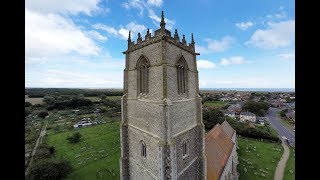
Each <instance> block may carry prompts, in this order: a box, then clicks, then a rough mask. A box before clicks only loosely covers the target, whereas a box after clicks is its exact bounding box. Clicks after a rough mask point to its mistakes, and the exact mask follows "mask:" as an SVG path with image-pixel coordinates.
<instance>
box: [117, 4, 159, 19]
mask: <svg viewBox="0 0 320 180" xmlns="http://www.w3.org/2000/svg"><path fill="white" fill-rule="evenodd" d="M161 6H162V0H128V1H127V2H124V3H123V4H122V7H124V8H125V9H137V10H139V15H140V16H143V12H144V10H145V9H146V10H150V9H152V8H153V7H161Z"/></svg>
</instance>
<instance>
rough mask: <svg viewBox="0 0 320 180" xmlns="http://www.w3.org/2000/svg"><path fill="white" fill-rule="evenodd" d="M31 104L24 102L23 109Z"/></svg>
mask: <svg viewBox="0 0 320 180" xmlns="http://www.w3.org/2000/svg"><path fill="white" fill-rule="evenodd" d="M30 106H32V104H31V103H30V102H24V107H30Z"/></svg>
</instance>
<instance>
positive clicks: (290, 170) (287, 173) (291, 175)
mask: <svg viewBox="0 0 320 180" xmlns="http://www.w3.org/2000/svg"><path fill="white" fill-rule="evenodd" d="M294 179H295V150H294V148H292V147H290V156H289V159H288V161H287V165H286V169H285V170H284V175H283V180H294Z"/></svg>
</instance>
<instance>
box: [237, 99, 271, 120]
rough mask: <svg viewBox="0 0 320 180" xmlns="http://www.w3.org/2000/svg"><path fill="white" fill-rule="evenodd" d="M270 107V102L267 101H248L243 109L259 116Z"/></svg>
mask: <svg viewBox="0 0 320 180" xmlns="http://www.w3.org/2000/svg"><path fill="white" fill-rule="evenodd" d="M268 109H269V105H268V103H265V102H255V101H247V102H246V103H245V104H244V105H243V107H242V110H243V111H249V112H252V113H254V114H256V115H257V116H264V115H265V114H266V112H267V111H268Z"/></svg>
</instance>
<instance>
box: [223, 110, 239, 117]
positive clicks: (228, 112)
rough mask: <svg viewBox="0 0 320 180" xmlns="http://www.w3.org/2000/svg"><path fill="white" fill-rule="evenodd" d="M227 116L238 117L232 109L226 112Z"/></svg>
mask: <svg viewBox="0 0 320 180" xmlns="http://www.w3.org/2000/svg"><path fill="white" fill-rule="evenodd" d="M224 114H225V115H226V116H229V117H232V118H235V117H236V113H235V112H231V111H227V112H225V113H224Z"/></svg>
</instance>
